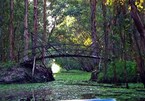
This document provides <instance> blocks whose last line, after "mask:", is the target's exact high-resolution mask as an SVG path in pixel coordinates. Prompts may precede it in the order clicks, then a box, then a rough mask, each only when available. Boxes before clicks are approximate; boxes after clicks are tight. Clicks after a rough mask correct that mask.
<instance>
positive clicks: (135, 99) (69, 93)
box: [0, 81, 145, 101]
mask: <svg viewBox="0 0 145 101" xmlns="http://www.w3.org/2000/svg"><path fill="white" fill-rule="evenodd" d="M100 98H101V99H110V98H114V99H116V101H145V90H142V89H141V88H140V89H137V90H136V89H134V88H133V89H126V88H110V87H104V85H102V86H101V85H99V86H98V85H96V86H95V85H90V84H85V85H80V84H79V85H77V84H68V82H62V81H53V82H48V83H35V84H6V85H4V84H2V85H0V101H59V100H72V99H100ZM93 101H95V100H93ZM96 101H97V100H96ZM106 101H107V100H106Z"/></svg>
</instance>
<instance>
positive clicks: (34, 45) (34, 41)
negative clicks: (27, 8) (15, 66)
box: [32, 0, 38, 57]
mask: <svg viewBox="0 0 145 101" xmlns="http://www.w3.org/2000/svg"><path fill="white" fill-rule="evenodd" d="M37 22H38V0H34V33H33V35H34V36H33V38H34V39H33V48H32V55H33V57H34V56H35V55H36V45H37V34H38V33H37V29H38V23H37Z"/></svg>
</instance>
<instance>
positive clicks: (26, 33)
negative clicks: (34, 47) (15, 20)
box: [24, 0, 30, 61]
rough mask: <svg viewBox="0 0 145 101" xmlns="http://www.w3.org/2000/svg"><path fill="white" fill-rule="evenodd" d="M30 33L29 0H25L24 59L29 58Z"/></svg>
mask: <svg viewBox="0 0 145 101" xmlns="http://www.w3.org/2000/svg"><path fill="white" fill-rule="evenodd" d="M29 40H30V35H29V33H28V0H25V16H24V42H25V44H24V46H25V47H24V61H25V60H28V49H29Z"/></svg>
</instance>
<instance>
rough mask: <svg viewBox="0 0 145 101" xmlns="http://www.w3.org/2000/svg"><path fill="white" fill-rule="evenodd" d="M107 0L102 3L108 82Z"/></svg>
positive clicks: (105, 70) (105, 67)
mask: <svg viewBox="0 0 145 101" xmlns="http://www.w3.org/2000/svg"><path fill="white" fill-rule="evenodd" d="M105 3H106V0H103V2H102V11H103V20H104V22H103V30H104V45H105V47H104V48H105V49H104V58H105V59H104V81H106V74H107V65H108V62H107V61H108V38H109V37H108V30H107V20H106V6H105Z"/></svg>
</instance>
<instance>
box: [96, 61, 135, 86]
mask: <svg viewBox="0 0 145 101" xmlns="http://www.w3.org/2000/svg"><path fill="white" fill-rule="evenodd" d="M114 65H115V66H116V74H117V80H118V82H124V78H125V70H124V66H125V62H124V61H121V60H119V61H115V63H114V64H113V63H111V64H110V65H109V68H108V70H107V74H106V75H107V82H110V83H111V82H113V81H114V67H113V66H114ZM126 69H127V79H128V81H129V82H137V69H136V63H135V62H132V61H126ZM103 77H104V74H103V72H101V73H100V74H99V76H98V80H99V82H103Z"/></svg>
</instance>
